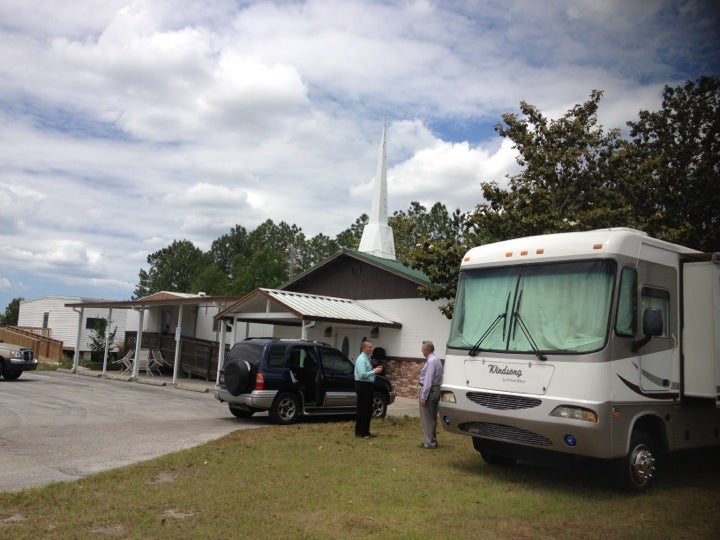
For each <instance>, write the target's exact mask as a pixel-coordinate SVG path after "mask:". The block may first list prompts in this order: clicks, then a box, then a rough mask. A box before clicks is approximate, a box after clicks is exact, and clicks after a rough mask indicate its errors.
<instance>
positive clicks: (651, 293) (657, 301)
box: [640, 287, 670, 337]
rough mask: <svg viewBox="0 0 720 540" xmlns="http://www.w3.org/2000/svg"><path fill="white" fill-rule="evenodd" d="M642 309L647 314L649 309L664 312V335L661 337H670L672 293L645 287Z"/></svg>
mask: <svg viewBox="0 0 720 540" xmlns="http://www.w3.org/2000/svg"><path fill="white" fill-rule="evenodd" d="M640 308H641V309H642V312H643V313H644V312H645V309H647V308H656V309H659V310H661V311H662V316H663V333H662V336H660V337H670V325H669V324H668V313H670V293H668V292H667V291H665V290H662V289H654V288H652V287H643V289H642V293H641V298H640Z"/></svg>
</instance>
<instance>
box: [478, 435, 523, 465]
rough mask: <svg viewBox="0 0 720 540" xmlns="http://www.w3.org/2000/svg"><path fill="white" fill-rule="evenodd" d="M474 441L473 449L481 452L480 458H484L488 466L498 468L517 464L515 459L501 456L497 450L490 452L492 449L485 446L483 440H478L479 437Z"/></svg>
mask: <svg viewBox="0 0 720 540" xmlns="http://www.w3.org/2000/svg"><path fill="white" fill-rule="evenodd" d="M472 441H473V447H474V448H475V450H477V451H478V452H480V456H481V457H482V458H483V461H485V463H487V464H488V465H493V466H496V467H508V466H510V465H515V463H516V462H517V460H516V459H515V458H512V457H509V456H504V455H502V454H499V453H498V452H497V450H495V451H493V450H490V448H489V447H488V446H487V445H486V444H484V443H483V441H482V440H481V439H478V438H477V437H473V440H472Z"/></svg>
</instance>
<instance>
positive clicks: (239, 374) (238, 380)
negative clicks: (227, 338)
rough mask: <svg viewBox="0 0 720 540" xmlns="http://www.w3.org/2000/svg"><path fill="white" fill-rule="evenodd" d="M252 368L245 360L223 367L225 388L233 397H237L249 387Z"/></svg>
mask: <svg viewBox="0 0 720 540" xmlns="http://www.w3.org/2000/svg"><path fill="white" fill-rule="evenodd" d="M251 370H252V368H251V366H250V364H249V363H248V362H247V361H245V360H240V361H237V362H230V363H229V364H228V365H226V366H225V386H226V387H227V389H228V392H230V393H231V394H232V395H233V396H239V395H240V394H242V393H243V392H245V391H246V390H248V387H249V386H250V372H251Z"/></svg>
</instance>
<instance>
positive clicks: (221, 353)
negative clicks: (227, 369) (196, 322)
mask: <svg viewBox="0 0 720 540" xmlns="http://www.w3.org/2000/svg"><path fill="white" fill-rule="evenodd" d="M225 334H226V331H225V321H224V320H223V319H220V346H219V347H218V364H217V373H216V374H215V384H220V369H221V368H222V366H223V364H224V363H225Z"/></svg>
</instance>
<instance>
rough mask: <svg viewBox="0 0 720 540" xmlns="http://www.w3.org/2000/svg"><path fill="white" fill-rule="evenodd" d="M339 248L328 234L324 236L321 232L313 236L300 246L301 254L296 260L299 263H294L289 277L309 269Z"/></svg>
mask: <svg viewBox="0 0 720 540" xmlns="http://www.w3.org/2000/svg"><path fill="white" fill-rule="evenodd" d="M339 250H340V246H339V245H338V243H337V242H336V241H335V240H333V239H332V238H330V237H329V236H325V235H324V234H322V233H320V234H317V235H315V236H313V237H312V238H311V239H310V240H307V241H306V242H304V243H303V244H302V246H301V247H300V251H301V253H300V255H301V256H300V259H299V261H298V263H299V264H296V266H295V268H294V271H293V272H292V275H291V276H290V277H291V278H292V277H293V276H295V275H298V274H300V273H302V272H305V271H307V270H310V269H311V268H312V267H314V266H316V265H318V264H320V263H321V262H323V261H324V260H326V259H329V258H330V257H332V256H333V255H335V254H336V253H337V252H338V251H339Z"/></svg>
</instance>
